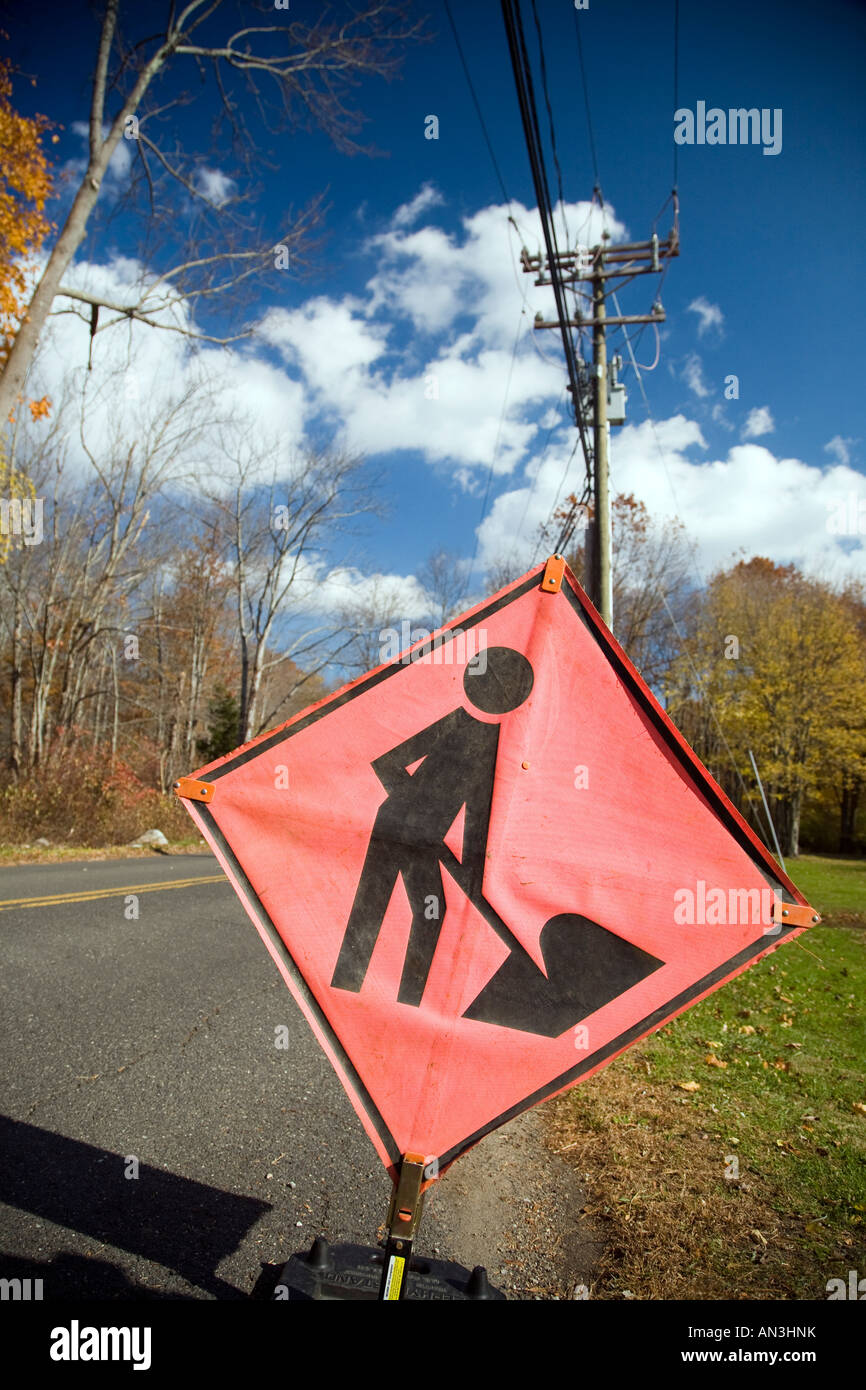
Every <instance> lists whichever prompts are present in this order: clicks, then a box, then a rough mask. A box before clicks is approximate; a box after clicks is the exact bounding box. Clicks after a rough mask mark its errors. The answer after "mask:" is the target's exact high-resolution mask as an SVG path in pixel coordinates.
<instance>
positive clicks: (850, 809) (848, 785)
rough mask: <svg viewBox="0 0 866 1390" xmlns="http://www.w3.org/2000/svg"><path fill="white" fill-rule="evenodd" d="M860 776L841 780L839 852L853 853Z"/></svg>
mask: <svg viewBox="0 0 866 1390" xmlns="http://www.w3.org/2000/svg"><path fill="white" fill-rule="evenodd" d="M860 786H861V782H860V778H859V777H853V778H851V780H850V781H849V780H848V778H847V777H846V778H844V780H843V782H842V800H841V805H840V808H839V853H840V854H853V853H854V849H855V843H854V835H855V827H856V822H857V805H858V802H859V800H860Z"/></svg>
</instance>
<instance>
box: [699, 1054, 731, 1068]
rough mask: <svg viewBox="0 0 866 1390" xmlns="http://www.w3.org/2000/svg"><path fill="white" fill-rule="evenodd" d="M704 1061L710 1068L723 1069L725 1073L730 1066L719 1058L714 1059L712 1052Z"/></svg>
mask: <svg viewBox="0 0 866 1390" xmlns="http://www.w3.org/2000/svg"><path fill="white" fill-rule="evenodd" d="M704 1061H705V1062H706V1064H707V1066H708V1067H721V1068H722V1070H723V1071H724V1070H725V1068H726V1067H727V1065H728V1064H727V1062H722V1061H720V1060H719V1058H718V1057H714V1056H713V1054H712V1052H710V1053H709V1054H708V1055H707V1056H706V1057H705V1058H704Z"/></svg>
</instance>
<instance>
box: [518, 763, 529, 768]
mask: <svg viewBox="0 0 866 1390" xmlns="http://www.w3.org/2000/svg"><path fill="white" fill-rule="evenodd" d="M520 766H521V767H523V768H527V767H529V763H521V764H520Z"/></svg>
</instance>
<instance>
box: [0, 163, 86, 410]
mask: <svg viewBox="0 0 866 1390" xmlns="http://www.w3.org/2000/svg"><path fill="white" fill-rule="evenodd" d="M99 183H100V178H99V176H98V175H97V174H96V173H91V171H90V170H89V169H88V171H87V174H86V175H85V178H84V182H83V183H82V185H81V187H80V188H79V190H78V193H77V195H76V198H75V202H74V203H73V204H72V209H71V211H70V213H69V216H68V217H67V219H66V224H65V226H64V228H63V231H62V232H61V233H60V236H59V237H58V239H57V242H56V244H55V246H54V250H53V251H52V252H51V255H50V256H49V258H48V264H47V265H46V267H45V270H44V271H43V273H42V279H41V280H40V281H39V284H38V285H37V286H36V290H35V292H34V295H33V298H32V299H31V301H30V303H29V305H28V306H27V312H26V314H25V315H24V320H23V322H22V324H21V327H20V328H19V329H18V332H17V333H16V334H15V338H14V340H13V343H12V348H11V350H10V353H9V357H8V359H7V361H6V366H5V368H4V371H3V375H2V376H0V420H5V419H7V417H8V416H9V413H10V411H13V410H15V408H16V406H17V404H18V397H19V396H20V395H21V394H22V393H23V391H24V382H25V380H26V377H27V373H28V371H29V370H30V363H31V362H32V361H33V357H34V354H35V352H36V347H37V344H38V342H39V337H40V334H41V333H42V330H43V328H44V327H45V321H46V319H47V318H48V315H49V314H50V312H51V305H52V304H53V303H54V298H55V296H56V294H57V291H58V290H59V289H60V282H61V280H62V279H63V276H64V275H65V273H66V270H67V267H68V266H69V263H70V261H71V260H72V258H73V256H74V255H75V252H76V251H77V250H78V248H79V246H80V245H81V243H82V241H83V240H84V233H85V232H86V230H87V219H88V218H89V216H90V214H91V212H92V211H93V207H94V204H95V202H96V199H97V198H98V197H99Z"/></svg>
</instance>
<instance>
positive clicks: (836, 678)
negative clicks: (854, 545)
mask: <svg viewBox="0 0 866 1390" xmlns="http://www.w3.org/2000/svg"><path fill="white" fill-rule="evenodd" d="M864 684H866V645H864V640H863V634H862V632H861V630H860V629H859V628H858V624H857V622H856V620H855V616H854V614H853V612H852V609H851V605H850V604H849V603H848V602H846V601H845V600H844V598H843V597H841V596H840V595H839V594H837V593H834V592H833V590H832V589H831V588H830V587H829V586H828V585H826V584H822V583H820V582H819V581H817V580H813V579H808V578H807V577H806V576H804V575H803V574H801V573H800V571H799V570H797V569H796V567H795V566H793V565H777V564H774V563H773V562H772V561H770V560H767V559H763V558H760V557H756V558H754V559H752V560H749V561H748V562H746V561H742V562H740V563H739V564H737V565H735V566H734V567H733V568H732V569H730V570H728V571H725V572H723V573H720V574H718V575H716V576H715V577H714V579H713V580H712V581H711V582H710V584H709V585H708V587H707V589H706V591H705V592H704V593H702V594H701V595H696V596H695V599H694V607H693V614H692V621H691V623H690V624H689V632H688V635H687V637H686V639H685V641H684V643H683V647H682V650H681V651H680V653H679V654H678V656H677V658H676V660H675V661H674V662H673V663H672V665H671V668H670V671H669V674H668V678H667V697H668V710H669V713H670V714H671V716H672V717H673V719H674V720H675V722H676V723H677V724H678V725H679V727H680V728H681V729H682V730H683V732H684V733H685V735H686V737H687V738H688V739H689V741H690V742H691V743H692V745H693V746H694V747H695V748H696V750H697V752H698V753H699V754H700V756H701V757H702V758H703V759H704V760H705V761H706V762H708V764H709V765H710V767H711V768H712V770H713V771H716V772H717V774H718V773H721V774H722V778H723V780H724V769H725V765H726V764H727V763H728V761H729V759H730V758H731V757H733V760H734V763H735V766H736V768H737V769H738V772H739V777H741V778H743V780H744V782H746V783H747V782H748V780H749V779H750V778H751V773H750V771H749V768H750V764H749V758H748V750H749V749H751V750H752V751H753V753H754V756H755V759H756V762H757V764H758V768H759V771H760V773H761V777H762V780H763V781H764V783H765V786H766V789H767V793H768V796H769V798H770V806H771V811H772V814H773V819H774V821H775V824H776V830H777V833H778V835H779V840H780V843H781V847H782V852H783V853H784V854H786V855H796V854H797V853H798V852H799V844H800V822H801V817H802V813H803V806H804V803H805V800H806V798H807V796H809V795H811V794H813V793H815V792H817V791H819V790H820V789H821V788H822V787H824V786H826V785H827V783H828V780H831V779H833V778H837V777H838V778H840V779H842V780H843V782H844V774H845V770H846V769H849V770H854V771H856V770H858V769H860V768H861V767H862V759H863V739H864V727H863V715H862V710H863V690H864ZM733 794H734V796H735V798H736V796H737V793H736V789H734V790H733Z"/></svg>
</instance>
